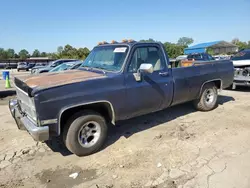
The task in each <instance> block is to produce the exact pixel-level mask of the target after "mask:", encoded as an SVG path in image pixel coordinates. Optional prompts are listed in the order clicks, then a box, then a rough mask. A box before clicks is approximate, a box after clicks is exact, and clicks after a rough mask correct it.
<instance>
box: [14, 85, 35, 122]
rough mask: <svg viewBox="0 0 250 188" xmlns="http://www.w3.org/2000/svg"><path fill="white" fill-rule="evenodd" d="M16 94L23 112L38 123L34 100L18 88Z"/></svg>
mask: <svg viewBox="0 0 250 188" xmlns="http://www.w3.org/2000/svg"><path fill="white" fill-rule="evenodd" d="M16 94H17V99H18V103H19V105H20V107H21V110H22V112H24V113H25V114H26V115H27V116H28V117H30V118H31V119H32V120H34V121H35V122H36V110H35V106H34V103H33V99H32V98H30V97H29V96H28V95H27V94H26V93H25V92H24V91H22V90H21V89H19V88H17V90H16Z"/></svg>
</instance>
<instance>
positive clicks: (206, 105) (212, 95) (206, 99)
mask: <svg viewBox="0 0 250 188" xmlns="http://www.w3.org/2000/svg"><path fill="white" fill-rule="evenodd" d="M217 98H218V91H217V87H216V86H215V84H214V83H208V84H205V85H204V86H203V88H202V92H201V95H200V98H199V99H196V100H195V101H194V102H193V104H194V107H195V108H196V109H197V110H199V111H210V110H213V109H214V108H215V107H216V105H217Z"/></svg>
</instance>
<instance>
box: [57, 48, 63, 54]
mask: <svg viewBox="0 0 250 188" xmlns="http://www.w3.org/2000/svg"><path fill="white" fill-rule="evenodd" d="M62 52H63V47H62V46H58V47H57V53H58V54H59V55H61V54H62Z"/></svg>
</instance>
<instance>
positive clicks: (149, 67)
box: [134, 63, 154, 82]
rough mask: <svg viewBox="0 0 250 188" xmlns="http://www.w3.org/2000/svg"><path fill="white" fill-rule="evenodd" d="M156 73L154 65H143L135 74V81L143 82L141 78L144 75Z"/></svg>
mask: <svg viewBox="0 0 250 188" xmlns="http://www.w3.org/2000/svg"><path fill="white" fill-rule="evenodd" d="M153 72H154V68H153V65H152V64H149V63H143V64H141V65H140V67H139V69H138V71H137V73H134V77H135V80H136V81H137V82H140V81H141V77H142V73H150V74H151V73H153Z"/></svg>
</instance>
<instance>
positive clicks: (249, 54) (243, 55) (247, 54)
mask: <svg viewBox="0 0 250 188" xmlns="http://www.w3.org/2000/svg"><path fill="white" fill-rule="evenodd" d="M247 59H250V51H241V52H239V53H237V54H236V55H235V56H233V57H232V60H247Z"/></svg>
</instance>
